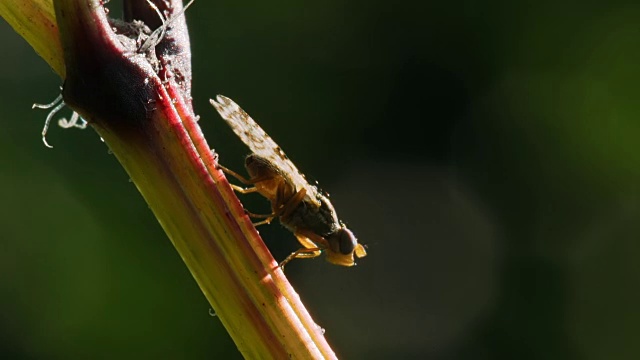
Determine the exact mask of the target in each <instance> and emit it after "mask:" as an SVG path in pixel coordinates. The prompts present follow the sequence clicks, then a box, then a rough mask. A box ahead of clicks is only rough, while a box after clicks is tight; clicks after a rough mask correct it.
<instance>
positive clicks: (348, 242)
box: [335, 228, 358, 255]
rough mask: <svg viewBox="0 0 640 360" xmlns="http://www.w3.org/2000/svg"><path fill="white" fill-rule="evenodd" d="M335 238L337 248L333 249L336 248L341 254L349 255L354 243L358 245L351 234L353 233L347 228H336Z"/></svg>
mask: <svg viewBox="0 0 640 360" xmlns="http://www.w3.org/2000/svg"><path fill="white" fill-rule="evenodd" d="M336 238H337V240H338V244H337V245H338V246H337V247H338V248H337V249H335V250H338V252H339V253H340V254H343V255H350V254H351V253H353V250H354V249H355V248H356V245H358V240H357V239H356V236H355V235H353V233H352V232H351V231H350V230H349V229H347V228H342V229H340V230H338V233H337V234H336Z"/></svg>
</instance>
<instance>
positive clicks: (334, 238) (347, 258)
mask: <svg viewBox="0 0 640 360" xmlns="http://www.w3.org/2000/svg"><path fill="white" fill-rule="evenodd" d="M325 239H326V240H327V242H328V243H329V248H327V249H326V253H327V261H329V262H330V263H332V264H336V265H342V266H353V265H355V264H356V263H355V260H354V258H353V257H354V254H355V256H356V257H357V258H361V257H365V256H366V255H367V252H366V251H365V249H364V246H362V244H359V243H358V239H356V236H355V235H354V234H353V233H352V232H351V230H349V229H347V228H346V227H345V226H344V225H342V226H341V227H340V228H339V229H338V230H336V231H334V232H333V233H331V234H330V235H329V236H327V237H325Z"/></svg>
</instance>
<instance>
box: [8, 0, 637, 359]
mask: <svg viewBox="0 0 640 360" xmlns="http://www.w3.org/2000/svg"><path fill="white" fill-rule="evenodd" d="M596 3H597V2H575V3H573V2H568V1H559V2H558V1H537V2H511V1H503V2H498V1H493V2H480V1H457V2H447V3H444V2H437V3H435V2H431V1H425V2H417V1H416V2H407V3H404V4H401V3H399V4H394V3H392V2H388V1H358V0H356V1H342V0H330V1H305V2H297V1H282V2H275V3H274V2H265V1H232V0H226V1H202V0H200V1H196V2H195V4H194V5H193V7H192V8H191V9H189V11H187V19H188V23H189V26H190V34H191V42H192V49H193V97H194V106H195V110H196V112H197V113H198V114H199V115H201V120H200V124H201V126H202V127H203V129H204V131H205V134H206V136H207V138H208V140H209V143H210V144H211V146H212V147H214V148H215V150H216V151H217V152H219V154H220V160H221V162H222V163H223V164H225V165H226V166H227V167H230V168H233V169H237V170H240V171H242V158H243V156H244V155H245V154H246V153H247V149H246V148H245V147H244V146H243V145H242V144H241V143H240V141H239V140H238V139H237V138H235V137H234V135H233V134H232V133H231V131H230V130H229V129H228V128H226V125H225V124H224V122H223V121H221V119H220V118H219V117H218V115H217V113H216V112H215V111H214V110H213V108H211V106H210V105H209V104H208V99H209V98H211V97H213V96H215V95H216V94H218V93H221V94H224V95H227V96H229V97H231V98H232V99H234V100H235V101H236V102H238V103H239V104H240V105H241V106H243V107H244V108H245V110H247V111H248V112H249V113H250V114H251V115H252V116H253V117H254V118H255V119H256V120H257V121H258V122H259V123H260V124H261V125H262V126H263V127H264V129H265V130H266V131H267V132H268V133H269V134H270V135H271V136H272V137H273V138H274V139H275V140H276V141H277V142H278V143H279V144H280V145H281V146H282V147H283V148H284V149H285V150H286V151H287V153H288V155H289V156H290V157H291V158H292V159H293V161H294V162H295V163H296V164H297V165H298V167H299V168H300V169H301V170H302V171H303V172H305V173H306V174H307V175H308V176H309V177H311V178H312V179H318V180H319V181H320V184H321V186H322V187H323V188H324V189H325V190H326V191H328V192H330V193H331V198H332V200H333V202H334V204H335V206H336V208H337V209H338V212H339V214H340V216H341V217H342V218H343V219H344V220H345V221H346V222H347V223H348V225H349V227H350V228H351V229H352V230H353V231H354V232H355V233H356V235H357V236H358V237H359V239H360V241H361V242H362V243H365V244H367V246H368V251H369V256H367V257H366V258H364V259H362V260H360V261H359V262H358V266H357V267H355V268H341V267H337V266H333V265H331V264H329V263H327V262H325V261H323V260H306V261H303V260H300V261H294V262H292V263H291V264H289V265H288V266H287V275H288V277H289V278H290V280H291V281H292V283H293V284H294V286H295V288H296V289H297V290H298V292H299V293H300V296H301V297H302V300H303V301H304V302H305V303H306V304H307V306H308V309H309V311H310V312H311V313H312V315H313V317H314V319H315V320H316V322H317V323H318V324H319V325H321V326H322V327H324V328H325V329H326V336H327V337H328V339H329V341H330V342H331V343H332V345H333V347H334V349H335V350H336V352H337V353H338V355H339V356H340V357H342V358H346V359H388V358H403V359H412V358H413V359H424V358H430V359H516V358H517V359H637V358H639V357H640V342H639V341H638V334H640V307H639V306H638V304H640V292H639V291H638V290H639V286H640V285H639V284H640V281H639V276H640V262H639V261H638V255H640V243H639V242H638V238H639V236H638V232H639V231H640V215H639V211H640V192H639V184H640V182H639V180H640V146H639V145H638V144H639V142H640V121H639V119H638V118H639V116H640V107H639V106H638V95H639V93H640V92H639V91H638V88H639V87H638V83H640V71H638V64H640V27H638V19H640V6H639V5H625V3H622V2H619V3H616V2H615V1H609V2H604V1H601V2H600V3H601V4H599V5H598V4H596ZM118 5H119V4H118V3H117V2H112V3H111V4H110V5H109V6H110V7H111V8H112V9H115V8H116V7H117V6H118ZM0 41H1V43H2V44H3V48H4V50H3V52H2V56H0V79H1V80H2V81H1V84H0V106H1V109H2V112H1V114H2V115H1V116H2V122H1V124H2V131H0V204H1V206H0V229H1V230H0V308H1V309H2V311H1V312H0V353H1V354H2V355H5V357H8V358H46V359H74V358H78V359H86V358H109V359H113V358H132V359H133V358H136V359H140V358H172V359H210V358H225V359H231V358H239V357H240V355H239V353H238V352H237V350H236V348H235V346H234V344H233V343H232V341H231V339H230V338H229V336H228V335H227V334H226V332H225V330H224V328H223V327H222V326H221V324H220V322H219V320H218V319H217V318H215V317H211V316H210V315H209V305H208V303H207V302H206V300H205V298H204V296H203V295H202V293H201V292H200V290H199V289H198V287H197V286H196V283H195V281H194V280H193V279H192V277H191V275H190V274H189V272H188V270H187V269H186V267H185V266H184V265H183V263H182V261H181V259H180V258H179V256H178V254H177V253H176V251H175V250H174V249H173V247H172V245H171V243H170V242H169V240H168V239H167V237H166V236H165V234H164V233H163V231H162V229H161V228H160V226H159V225H158V223H157V222H156V220H155V219H154V217H153V216H152V214H151V211H150V210H149V209H148V208H147V205H146V204H145V203H144V201H143V199H142V197H141V196H140V195H139V194H138V192H137V190H136V188H135V186H134V185H133V184H131V183H130V182H129V181H128V177H127V174H126V173H125V172H124V171H123V169H122V168H121V167H120V165H119V164H118V163H117V161H116V160H115V158H114V157H113V156H111V155H110V154H109V153H108V151H107V148H106V146H105V145H104V144H103V143H101V142H100V140H99V138H98V136H97V135H96V134H95V133H94V132H93V131H92V130H90V129H88V130H85V131H79V130H75V129H72V130H63V129H61V128H59V127H57V126H53V127H52V128H51V129H50V131H49V135H48V141H49V143H51V144H52V145H53V146H54V149H52V150H50V149H47V148H45V147H44V146H43V144H42V143H41V141H40V131H41V128H42V125H43V122H44V118H45V116H46V111H43V110H31V109H30V107H31V104H32V103H34V102H40V103H44V102H49V101H51V100H53V98H55V97H56V96H57V95H58V88H59V86H60V79H59V78H58V77H57V76H56V75H54V74H53V72H52V71H51V70H50V69H49V68H48V66H47V65H46V64H45V62H44V61H43V60H42V59H40V58H38V57H37V55H36V54H35V53H34V52H33V50H32V49H31V48H30V47H29V46H28V45H27V44H26V43H25V41H24V40H22V39H21V38H20V37H19V36H18V35H17V34H16V33H15V32H14V31H13V30H12V29H11V28H10V27H9V26H8V25H7V24H6V23H5V22H3V21H2V22H0ZM61 114H62V115H64V116H67V117H68V116H69V115H70V111H69V110H68V109H66V110H64V111H63V112H62V113H61ZM243 202H244V203H245V205H246V206H247V208H250V209H252V211H255V212H260V211H259V210H260V209H266V208H267V203H266V201H265V200H264V199H261V198H259V197H257V196H251V195H247V196H246V197H243ZM260 231H261V233H262V234H263V237H264V239H265V241H266V242H267V244H268V245H269V247H270V248H271V249H272V251H273V253H274V256H275V257H276V259H283V258H284V257H285V256H286V255H287V254H289V253H290V252H291V251H293V250H295V249H296V248H297V243H296V241H295V238H294V237H293V235H291V234H290V233H288V232H286V231H285V230H284V229H282V227H281V226H280V225H278V224H275V225H271V226H269V227H263V228H260Z"/></svg>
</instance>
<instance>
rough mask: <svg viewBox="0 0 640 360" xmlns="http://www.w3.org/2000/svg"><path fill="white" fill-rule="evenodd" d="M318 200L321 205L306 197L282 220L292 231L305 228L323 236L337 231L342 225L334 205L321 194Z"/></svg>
mask: <svg viewBox="0 0 640 360" xmlns="http://www.w3.org/2000/svg"><path fill="white" fill-rule="evenodd" d="M316 200H318V202H319V203H320V207H318V206H316V203H314V202H311V201H309V200H307V199H306V198H305V199H303V201H301V202H300V204H299V205H298V206H297V207H296V209H295V210H294V211H293V212H291V214H290V215H289V216H287V217H286V218H283V219H281V222H282V223H283V224H284V225H285V226H286V227H288V228H289V229H290V230H292V231H296V230H298V229H300V230H305V231H309V232H312V233H314V234H316V235H318V236H321V237H323V238H324V237H326V236H328V235H330V234H332V233H334V232H336V231H337V230H338V229H339V228H340V227H341V226H340V222H339V221H338V217H337V216H336V212H335V210H334V209H333V206H331V203H330V202H329V201H328V200H327V199H326V198H325V197H324V196H322V195H320V194H318V195H317V198H316Z"/></svg>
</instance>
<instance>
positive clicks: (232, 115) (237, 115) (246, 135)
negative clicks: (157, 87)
mask: <svg viewBox="0 0 640 360" xmlns="http://www.w3.org/2000/svg"><path fill="white" fill-rule="evenodd" d="M216 99H217V100H218V101H217V102H216V101H214V100H210V101H211V105H213V106H214V107H215V108H216V110H218V113H219V114H220V116H222V118H223V119H224V120H225V121H226V122H227V124H229V126H230V127H231V129H232V130H233V132H235V133H236V135H237V136H238V137H239V138H240V140H242V142H243V143H245V144H246V145H247V146H248V147H249V149H251V151H252V152H253V153H254V154H256V155H258V156H261V157H263V158H265V159H267V160H269V162H271V163H272V164H273V165H274V166H276V167H277V168H278V169H279V170H280V171H281V172H282V173H283V174H284V176H288V177H289V178H290V180H291V182H292V183H293V184H295V186H296V189H298V190H300V189H302V188H304V189H306V190H307V195H306V198H307V199H308V200H310V201H312V202H313V203H315V204H317V205H318V206H320V203H319V202H318V200H317V199H316V194H317V189H316V187H315V186H312V185H310V184H309V183H308V182H307V180H306V179H305V178H304V176H303V175H302V174H301V173H300V171H298V168H296V166H295V165H294V164H293V163H292V162H291V160H289V158H288V157H287V155H286V154H285V153H284V151H282V149H281V148H280V146H278V144H276V142H275V141H273V139H271V137H270V136H269V135H267V133H266V132H265V131H264V130H262V128H261V127H260V125H258V124H257V123H256V122H255V121H254V120H253V119H252V118H251V117H250V116H249V114H247V113H246V112H245V111H244V110H242V108H240V106H238V104H236V103H235V102H234V101H233V100H231V99H229V98H228V97H225V96H222V95H218V96H217V97H216Z"/></svg>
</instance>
